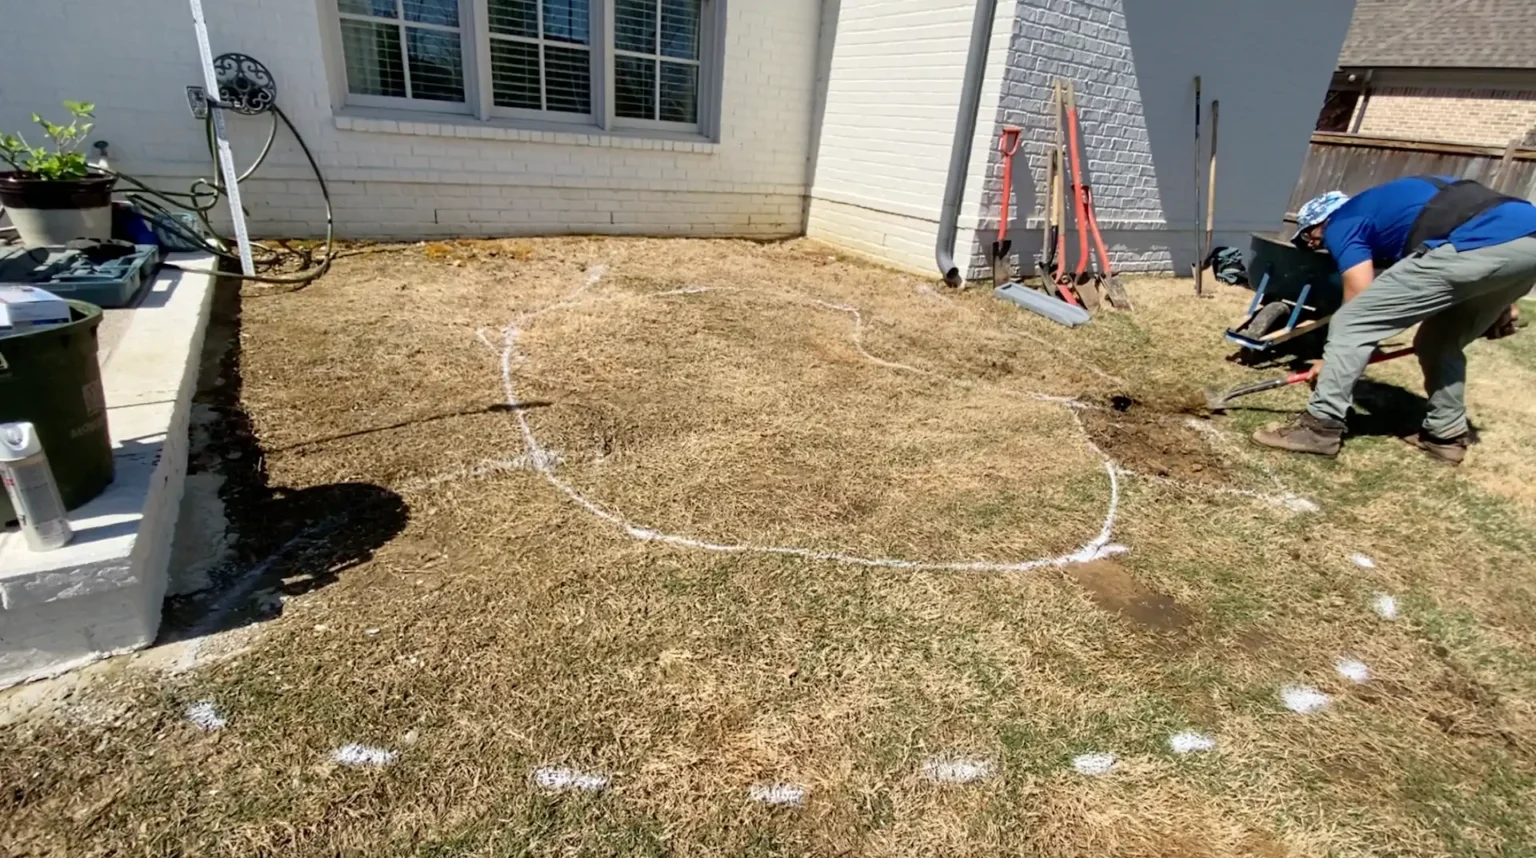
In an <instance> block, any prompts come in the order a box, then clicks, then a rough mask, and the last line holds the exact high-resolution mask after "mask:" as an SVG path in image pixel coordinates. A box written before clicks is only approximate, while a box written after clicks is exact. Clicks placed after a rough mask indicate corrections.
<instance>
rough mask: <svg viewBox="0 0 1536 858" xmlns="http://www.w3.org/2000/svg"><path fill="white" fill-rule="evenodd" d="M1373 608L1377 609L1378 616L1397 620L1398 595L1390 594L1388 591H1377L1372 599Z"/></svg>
mask: <svg viewBox="0 0 1536 858" xmlns="http://www.w3.org/2000/svg"><path fill="white" fill-rule="evenodd" d="M1371 610H1373V611H1375V612H1376V616H1378V617H1381V618H1382V619H1383V620H1395V619H1397V597H1395V596H1389V595H1387V594H1386V593H1377V594H1376V595H1375V596H1374V597H1373V598H1372V599H1371Z"/></svg>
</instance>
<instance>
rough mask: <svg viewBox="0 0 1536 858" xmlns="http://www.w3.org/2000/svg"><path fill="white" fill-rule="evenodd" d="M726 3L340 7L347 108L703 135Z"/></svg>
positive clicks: (353, 1)
mask: <svg viewBox="0 0 1536 858" xmlns="http://www.w3.org/2000/svg"><path fill="white" fill-rule="evenodd" d="M723 2H724V0H335V3H336V12H337V20H338V21H339V24H340V28H339V35H340V54H341V58H342V62H341V63H340V64H339V65H340V66H341V68H342V70H343V71H344V73H345V75H346V92H347V103H348V104H354V105H360V106H369V107H407V108H415V109H421V110H432V111H438V112H442V111H449V112H462V113H472V114H475V115H477V116H479V117H480V118H481V119H491V118H496V117H508V118H513V119H531V120H537V121H541V122H556V123H565V124H577V125H588V126H592V125H596V126H598V127H600V128H604V129H607V128H647V129H656V130H664V131H681V132H697V131H700V130H701V129H705V128H708V127H709V120H710V119H711V118H712V116H713V114H715V113H716V112H717V111H715V110H714V104H713V102H712V99H713V98H715V97H716V95H715V94H716V93H718V91H719V87H718V85H717V84H716V83H715V79H714V75H715V74H717V73H718V71H719V56H718V54H719V45H721V44H723V39H721V38H720V36H721V32H720V30H719V29H718V28H719V26H720V24H721V21H720V20H719V19H720V18H721V17H722V16H721V15H719V14H718V10H717V7H718V6H720V5H722V4H723Z"/></svg>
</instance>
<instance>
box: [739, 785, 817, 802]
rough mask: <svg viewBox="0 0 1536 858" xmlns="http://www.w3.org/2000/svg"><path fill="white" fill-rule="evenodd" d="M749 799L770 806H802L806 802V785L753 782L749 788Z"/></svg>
mask: <svg viewBox="0 0 1536 858" xmlns="http://www.w3.org/2000/svg"><path fill="white" fill-rule="evenodd" d="M747 799H748V800H749V801H754V802H757V803H758V804H766V805H769V806H770V807H801V806H802V805H804V804H805V787H803V786H797V785H795V784H753V785H752V786H751V787H749V788H748V789H747Z"/></svg>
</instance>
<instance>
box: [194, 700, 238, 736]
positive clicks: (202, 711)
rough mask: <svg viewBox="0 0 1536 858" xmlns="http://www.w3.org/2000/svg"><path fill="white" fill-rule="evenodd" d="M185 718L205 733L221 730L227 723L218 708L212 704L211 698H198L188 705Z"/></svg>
mask: <svg viewBox="0 0 1536 858" xmlns="http://www.w3.org/2000/svg"><path fill="white" fill-rule="evenodd" d="M186 718H187V720H188V721H190V722H192V726H194V727H196V728H197V729H199V730H202V731H203V732H205V733H212V732H213V731H214V730H222V729H224V725H225V724H228V723H229V722H228V721H226V720H224V716H223V715H220V714H219V709H218V707H217V706H214V705H213V701H212V700H200V701H198V702H196V703H193V704H191V705H190V706H188V707H187V711H186Z"/></svg>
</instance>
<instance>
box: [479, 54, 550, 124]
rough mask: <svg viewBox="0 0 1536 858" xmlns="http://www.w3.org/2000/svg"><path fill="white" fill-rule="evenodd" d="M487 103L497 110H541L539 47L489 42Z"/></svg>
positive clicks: (542, 106)
mask: <svg viewBox="0 0 1536 858" xmlns="http://www.w3.org/2000/svg"><path fill="white" fill-rule="evenodd" d="M491 100H492V101H493V102H495V104H496V106H497V107H522V108H526V109H528V110H542V109H543V108H544V105H543V103H542V102H541V101H540V99H539V46H538V45H529V44H524V43H523V42H509V41H507V40H505V39H492V40H491Z"/></svg>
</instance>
